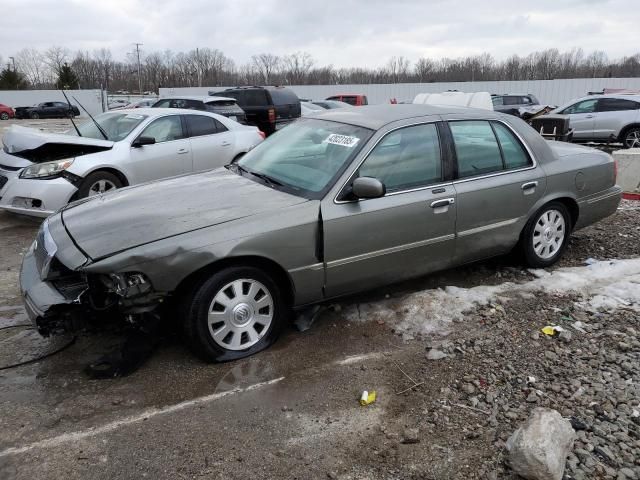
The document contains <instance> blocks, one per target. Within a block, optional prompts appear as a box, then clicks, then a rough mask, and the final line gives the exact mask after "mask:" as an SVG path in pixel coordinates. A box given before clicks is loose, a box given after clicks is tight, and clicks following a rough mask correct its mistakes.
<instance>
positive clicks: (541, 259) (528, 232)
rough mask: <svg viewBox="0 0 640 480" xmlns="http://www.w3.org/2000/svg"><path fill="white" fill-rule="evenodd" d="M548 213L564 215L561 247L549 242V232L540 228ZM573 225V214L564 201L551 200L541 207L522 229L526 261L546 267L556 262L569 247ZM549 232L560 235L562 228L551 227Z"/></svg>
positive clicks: (521, 243) (536, 266)
mask: <svg viewBox="0 0 640 480" xmlns="http://www.w3.org/2000/svg"><path fill="white" fill-rule="evenodd" d="M552 212H553V213H552ZM548 213H549V214H551V215H550V216H551V217H552V218H553V217H554V216H555V215H556V213H557V214H558V215H559V216H561V217H562V225H563V227H562V234H563V236H562V242H561V243H560V245H559V247H557V246H554V245H553V244H548V241H547V237H546V233H547V232H546V231H544V230H546V229H544V230H543V232H544V233H541V232H540V230H541V229H543V225H544V222H545V219H543V215H546V214H548ZM551 223H553V222H551ZM536 227H538V231H536ZM572 227H573V225H572V220H571V214H570V213H569V210H568V209H567V207H565V205H564V204H563V203H562V202H556V201H553V202H549V203H547V204H546V205H544V206H543V207H542V208H540V209H539V210H538V211H537V212H536V213H535V214H534V215H533V216H532V217H531V218H530V219H529V221H528V222H527V224H526V225H525V227H524V230H523V231H522V236H521V237H520V247H521V250H522V253H523V256H524V261H525V263H526V264H527V265H528V266H529V267H533V268H545V267H549V266H551V265H553V264H554V263H556V262H557V261H558V260H559V259H560V257H561V256H562V254H563V253H564V251H565V249H566V248H567V244H568V243H569V236H570V235H571V229H572ZM549 233H550V234H551V235H550V236H555V235H559V234H560V230H559V229H558V228H557V227H556V230H555V231H553V228H552V227H549ZM547 244H548V245H547ZM545 248H546V250H545ZM537 249H538V250H540V249H542V250H541V252H538V251H537Z"/></svg>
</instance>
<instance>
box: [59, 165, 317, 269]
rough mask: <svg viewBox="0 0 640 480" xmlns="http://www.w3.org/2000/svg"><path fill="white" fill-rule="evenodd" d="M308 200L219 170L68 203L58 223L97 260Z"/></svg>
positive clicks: (224, 170)
mask: <svg viewBox="0 0 640 480" xmlns="http://www.w3.org/2000/svg"><path fill="white" fill-rule="evenodd" d="M307 201H308V200H307V199H305V198H301V197H297V196H295V195H290V194H288V193H284V192H281V191H278V190H274V189H272V188H270V187H267V186H265V185H263V184H260V183H256V182H254V181H252V180H249V179H248V178H246V177H241V176H239V175H237V174H235V173H233V172H229V171H228V170H226V169H225V168H220V169H216V170H212V171H209V172H205V173H197V174H190V175H183V176H180V177H174V178H170V179H166V180H160V181H156V182H151V183H146V184H143V185H138V186H135V187H129V188H124V189H121V190H117V191H115V192H113V193H109V194H107V195H102V196H98V197H92V198H89V199H85V200H81V201H79V202H75V203H71V204H69V205H68V206H67V207H65V208H64V209H63V210H62V220H63V222H64V224H65V227H66V228H67V231H68V232H69V234H70V235H71V237H72V238H73V240H74V242H75V243H76V244H77V245H78V247H79V248H81V249H82V250H83V251H84V252H85V253H86V254H87V255H88V256H89V257H91V258H92V259H93V260H97V259H100V258H104V257H107V256H109V255H112V254H114V253H117V252H122V251H124V250H128V249H130V248H133V247H137V246H140V245H144V244H147V243H151V242H154V241H157V240H162V239H165V238H169V237H173V236H176V235H181V234H183V233H187V232H191V231H194V230H199V229H202V228H206V227H210V226H214V225H219V224H223V223H226V222H231V221H233V220H238V219H240V218H244V217H249V216H252V215H259V214H260V213H263V212H266V211H273V210H279V209H283V208H286V207H289V206H292V205H295V204H298V203H303V202H307Z"/></svg>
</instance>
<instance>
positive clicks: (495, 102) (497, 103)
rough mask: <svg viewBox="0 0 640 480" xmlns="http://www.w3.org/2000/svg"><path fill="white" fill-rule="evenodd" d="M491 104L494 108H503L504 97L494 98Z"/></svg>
mask: <svg viewBox="0 0 640 480" xmlns="http://www.w3.org/2000/svg"><path fill="white" fill-rule="evenodd" d="M491 103H493V106H494V107H501V106H502V105H504V97H492V98H491Z"/></svg>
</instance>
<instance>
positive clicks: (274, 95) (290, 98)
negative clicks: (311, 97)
mask: <svg viewBox="0 0 640 480" xmlns="http://www.w3.org/2000/svg"><path fill="white" fill-rule="evenodd" d="M269 93H270V94H271V100H273V104H274V105H294V104H296V103H298V102H299V101H300V99H299V98H298V96H297V95H296V94H295V93H293V91H292V90H289V89H288V88H273V89H270V90H269Z"/></svg>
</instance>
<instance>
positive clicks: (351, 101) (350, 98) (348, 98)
mask: <svg viewBox="0 0 640 480" xmlns="http://www.w3.org/2000/svg"><path fill="white" fill-rule="evenodd" d="M341 100H342V101H343V102H345V103H348V104H349V105H355V104H356V103H358V99H357V98H356V97H354V96H352V95H345V96H344V97H342V99H341Z"/></svg>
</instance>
